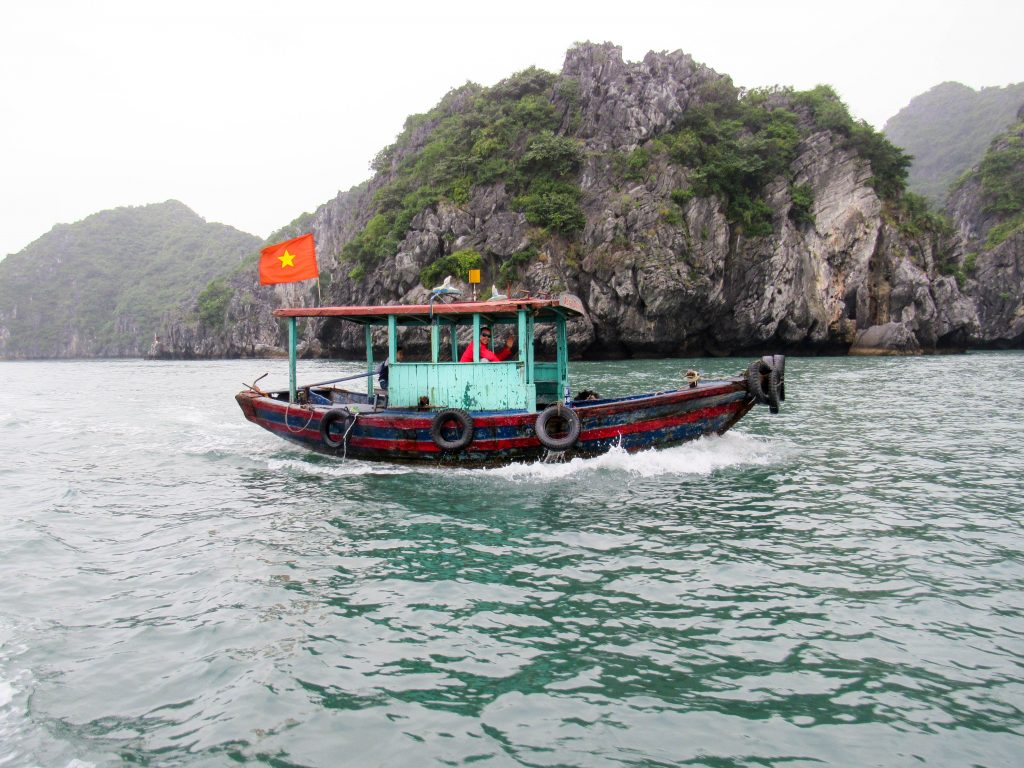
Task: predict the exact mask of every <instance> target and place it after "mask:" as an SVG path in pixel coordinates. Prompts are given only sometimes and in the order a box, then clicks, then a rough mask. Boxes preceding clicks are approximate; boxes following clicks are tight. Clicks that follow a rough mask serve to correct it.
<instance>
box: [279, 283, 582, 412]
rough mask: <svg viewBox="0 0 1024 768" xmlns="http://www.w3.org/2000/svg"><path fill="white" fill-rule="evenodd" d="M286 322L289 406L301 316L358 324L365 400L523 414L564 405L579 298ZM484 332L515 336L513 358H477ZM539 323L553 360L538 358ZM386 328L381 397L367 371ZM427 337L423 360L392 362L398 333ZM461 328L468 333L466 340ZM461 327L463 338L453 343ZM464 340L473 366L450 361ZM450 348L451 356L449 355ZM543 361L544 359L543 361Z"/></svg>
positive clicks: (314, 313) (333, 313)
mask: <svg viewBox="0 0 1024 768" xmlns="http://www.w3.org/2000/svg"><path fill="white" fill-rule="evenodd" d="M274 314H275V315H276V316H278V317H283V318H286V319H287V321H288V357H289V401H290V402H293V403H294V402H297V401H298V400H299V393H298V391H297V384H296V358H297V352H296V346H297V341H296V340H297V333H296V321H297V319H298V318H300V317H322V318H338V319H343V320H346V321H348V322H351V323H356V324H358V325H362V326H363V327H364V333H365V344H366V365H367V373H366V376H367V385H366V397H367V400H366V402H367V403H371V402H376V403H377V407H378V408H379V407H386V408H388V409H395V408H419V409H422V408H425V407H429V408H438V407H441V408H459V409H463V410H466V411H469V412H479V411H521V412H522V411H525V412H527V413H534V412H536V411H537V410H538V409H543V408H544V407H545V406H546V405H548V404H550V403H552V402H555V401H559V400H565V399H566V398H567V395H568V392H569V349H568V333H567V327H566V326H567V322H568V321H569V320H571V319H573V318H576V317H581V316H582V315H583V307H582V304H581V302H580V300H579V299H578V298H576V297H575V296H571V295H568V294H563V295H561V296H559V297H557V298H551V299H540V298H528V299H520V300H502V301H488V302H459V303H451V304H444V303H439V302H438V303H431V304H426V305H387V306H376V307H368V306H360V307H304V308H288V309H278V310H275V312H274ZM485 326H486V327H490V328H491V329H492V332H493V337H494V338H493V341H494V343H495V345H496V347H497V348H498V349H500V348H501V345H502V344H503V341H504V339H505V338H506V336H507V335H508V334H509V333H512V334H514V336H515V338H516V345H515V348H514V351H513V354H512V355H511V356H510V357H509V358H507V359H506V360H503V361H501V362H488V361H486V360H483V361H481V360H480V356H479V341H480V330H481V328H483V327H485ZM542 326H551V327H552V328H553V330H554V342H555V343H554V348H555V351H554V360H538V359H537V357H536V353H535V338H536V336H537V334H538V333H539V332H540V330H542V328H541V327H542ZM381 328H386V330H387V357H386V362H387V371H388V375H387V380H388V381H387V392H386V403H382V402H380V401H381V399H382V393H381V392H379V391H375V388H374V376H373V374H374V373H376V372H377V370H378V369H379V366H380V363H381V362H383V361H380V360H375V359H374V354H373V347H374V340H375V334H374V331H375V330H377V331H378V333H377V337H378V338H379V335H380V334H379V329H381ZM403 328H416V329H421V330H422V331H423V332H425V333H429V346H430V359H429V360H408V359H403V360H399V359H398V349H399V337H400V333H399V330H400V329H403ZM465 329H470V330H471V334H472V336H471V341H470V340H469V338H468V336H467V334H466V332H465ZM460 330H462V331H463V333H462V337H463V339H464V341H463V342H462V343H461V344H460V342H459V335H460V334H459V331H460ZM467 343H470V344H471V345H472V349H473V361H472V362H465V363H460V362H457V361H458V360H459V358H460V356H461V355H462V354H463V352H464V350H465V345H466V344H467ZM449 349H450V353H449ZM548 357H550V355H549V356H548Z"/></svg>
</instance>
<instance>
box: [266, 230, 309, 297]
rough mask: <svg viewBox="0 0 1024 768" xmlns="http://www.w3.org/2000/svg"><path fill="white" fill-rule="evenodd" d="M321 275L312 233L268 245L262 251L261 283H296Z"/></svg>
mask: <svg viewBox="0 0 1024 768" xmlns="http://www.w3.org/2000/svg"><path fill="white" fill-rule="evenodd" d="M319 276H320V270H319V269H317V266H316V246H315V245H314V244H313V234H312V233H310V234H308V235H303V236H302V237H296V238H295V239H293V240H286V241H285V242H283V243H277V244H276V245H268V246H267V247H266V248H264V249H263V250H262V251H260V285H274V284H275V283H294V282H297V281H299V280H309V279H310V278H313V277H319Z"/></svg>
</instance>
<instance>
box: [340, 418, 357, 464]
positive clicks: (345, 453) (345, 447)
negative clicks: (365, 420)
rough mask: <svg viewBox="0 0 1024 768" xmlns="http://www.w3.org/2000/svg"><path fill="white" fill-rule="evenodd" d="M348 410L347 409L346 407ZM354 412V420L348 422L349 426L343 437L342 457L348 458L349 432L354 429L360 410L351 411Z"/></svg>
mask: <svg viewBox="0 0 1024 768" xmlns="http://www.w3.org/2000/svg"><path fill="white" fill-rule="evenodd" d="M346 410H347V409H346ZM349 413H351V414H352V421H350V422H349V423H348V428H347V429H346V430H345V434H344V435H342V437H341V445H342V451H341V458H342V460H345V459H347V458H348V433H349V432H351V431H352V427H354V426H355V425H356V420H357V419H358V418H359V411H349Z"/></svg>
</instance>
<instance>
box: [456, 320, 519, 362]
mask: <svg viewBox="0 0 1024 768" xmlns="http://www.w3.org/2000/svg"><path fill="white" fill-rule="evenodd" d="M515 344H516V337H515V336H513V335H512V334H511V333H510V334H509V335H508V338H507V339H505V346H504V347H502V348H501V349H500V350H499V351H497V352H492V351H491V328H490V326H487V325H485V326H483V327H482V328H481V329H480V362H481V363H500V362H501V361H502V360H506V359H508V356H509V355H511V354H512V347H514V346H515ZM459 362H460V363H472V362H473V345H472V344H469V345H467V346H466V349H465V350H463V352H462V357H460V358H459Z"/></svg>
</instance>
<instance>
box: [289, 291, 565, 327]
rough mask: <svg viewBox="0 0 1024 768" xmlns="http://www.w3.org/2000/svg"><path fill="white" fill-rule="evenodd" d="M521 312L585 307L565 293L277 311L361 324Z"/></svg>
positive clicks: (543, 316) (550, 315) (547, 313)
mask: <svg viewBox="0 0 1024 768" xmlns="http://www.w3.org/2000/svg"><path fill="white" fill-rule="evenodd" d="M521 309H528V310H531V311H532V312H533V314H534V316H535V317H536V318H537V319H538V320H552V319H554V318H555V317H556V316H559V315H561V316H562V317H581V316H582V315H583V303H582V302H581V301H580V300H579V299H578V298H577V297H575V296H573V295H571V294H568V293H563V294H562V295H561V296H558V297H556V298H553V299H508V300H503V301H460V302H453V303H451V304H443V303H441V302H440V301H437V302H435V303H434V304H433V305H430V304H385V305H381V306H376V307H367V306H362V307H284V308H281V309H275V310H274V315H275V316H276V317H341V318H344V319H346V320H351V321H353V322H357V323H383V322H386V321H387V318H388V317H390V316H391V315H394V316H396V317H401V318H405V319H408V320H413V319H420V318H422V319H427V318H430V317H431V316H435V315H436V316H439V317H453V316H457V315H473V314H475V313H477V312H479V313H480V314H481V315H485V316H487V317H500V316H501V315H505V316H506V317H514V316H515V314H516V313H517V312H518V311H519V310H521Z"/></svg>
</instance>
